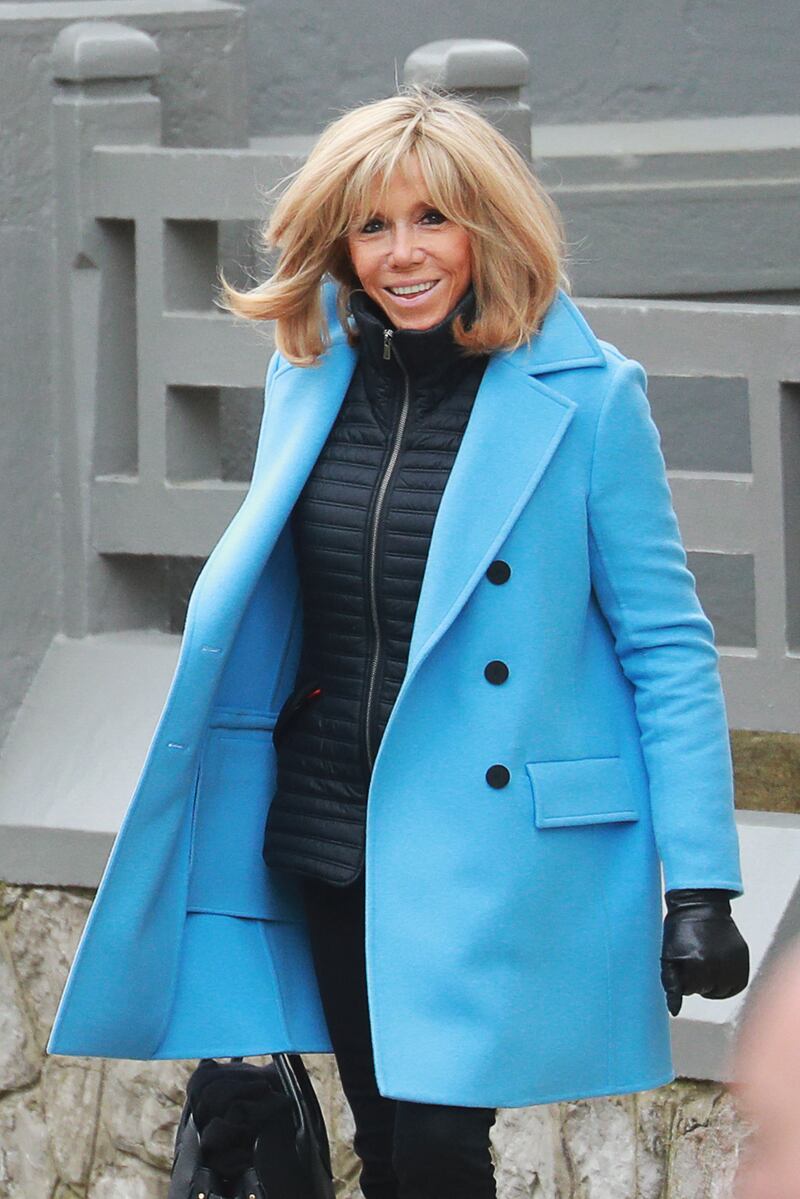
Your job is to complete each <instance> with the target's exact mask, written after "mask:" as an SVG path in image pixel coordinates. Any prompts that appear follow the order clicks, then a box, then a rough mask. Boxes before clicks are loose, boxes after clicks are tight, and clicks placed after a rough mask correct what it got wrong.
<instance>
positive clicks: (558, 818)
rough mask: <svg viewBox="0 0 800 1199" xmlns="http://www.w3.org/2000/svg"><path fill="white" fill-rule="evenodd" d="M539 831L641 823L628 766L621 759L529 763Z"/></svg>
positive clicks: (583, 759)
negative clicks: (588, 825) (569, 827)
mask: <svg viewBox="0 0 800 1199" xmlns="http://www.w3.org/2000/svg"><path fill="white" fill-rule="evenodd" d="M525 769H526V770H527V772H528V778H529V779H530V781H531V787H532V790H533V816H534V821H535V824H536V827H537V828H554V827H558V826H563V825H571V824H607V823H611V822H612V821H616V820H638V819H639V813H638V811H637V807H636V799H635V796H634V793H633V788H632V786H631V782H630V779H629V778H628V773H627V771H626V769H625V764H624V762H623V761H622V759H621V758H620V757H613V758H575V759H569V760H564V759H562V760H559V761H552V762H526V763H525Z"/></svg>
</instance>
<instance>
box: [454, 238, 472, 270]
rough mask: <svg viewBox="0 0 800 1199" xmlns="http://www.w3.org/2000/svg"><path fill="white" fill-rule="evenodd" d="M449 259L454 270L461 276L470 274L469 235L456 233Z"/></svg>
mask: <svg viewBox="0 0 800 1199" xmlns="http://www.w3.org/2000/svg"><path fill="white" fill-rule="evenodd" d="M451 260H452V263H453V267H454V270H455V272H456V273H457V274H458V275H459V276H460V277H461V278H464V277H468V276H469V275H470V273H471V269H472V262H471V254H470V244H469V237H468V236H466V235H464V234H463V233H459V234H457V236H456V237H455V238H454V239H453V246H452V254H451Z"/></svg>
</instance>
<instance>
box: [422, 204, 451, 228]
mask: <svg viewBox="0 0 800 1199" xmlns="http://www.w3.org/2000/svg"><path fill="white" fill-rule="evenodd" d="M429 216H432V217H433V218H434V224H436V225H441V223H442V221H446V220H447V217H446V216H445V215H444V213H442V212H439V209H438V208H429V209H428V211H427V212H426V213H425V215H424V216H423V218H422V219H423V220H426V219H427V218H428V217H429Z"/></svg>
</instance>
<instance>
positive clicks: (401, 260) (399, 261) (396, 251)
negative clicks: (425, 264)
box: [389, 221, 425, 267]
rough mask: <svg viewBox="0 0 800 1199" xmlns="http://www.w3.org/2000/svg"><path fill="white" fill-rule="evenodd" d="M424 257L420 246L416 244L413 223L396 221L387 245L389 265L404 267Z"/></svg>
mask: <svg viewBox="0 0 800 1199" xmlns="http://www.w3.org/2000/svg"><path fill="white" fill-rule="evenodd" d="M424 257H425V253H424V251H423V249H422V247H421V246H418V245H417V244H416V237H415V229H414V225H413V224H409V225H405V224H403V223H402V222H399V221H398V223H397V224H396V225H395V227H394V231H393V233H392V241H391V245H390V247H389V265H390V266H398V267H404V266H407V265H409V264H411V263H420V262H422V260H423V258H424Z"/></svg>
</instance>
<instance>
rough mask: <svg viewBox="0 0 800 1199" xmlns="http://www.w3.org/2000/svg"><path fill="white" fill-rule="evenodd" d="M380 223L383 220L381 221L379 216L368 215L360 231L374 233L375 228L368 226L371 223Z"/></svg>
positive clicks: (378, 224)
mask: <svg viewBox="0 0 800 1199" xmlns="http://www.w3.org/2000/svg"><path fill="white" fill-rule="evenodd" d="M382 223H383V222H382V221H381V218H380V217H377V216H373V217H370V218H369V220H368V221H367V222H366V224H364V225H362V226H361V232H362V233H374V232H375V230H374V229H371V228H370V226H371V225H377V226H380V225H381V224H382Z"/></svg>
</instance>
